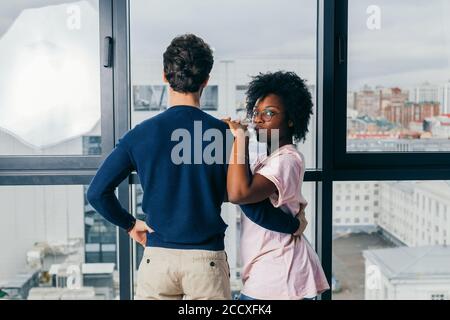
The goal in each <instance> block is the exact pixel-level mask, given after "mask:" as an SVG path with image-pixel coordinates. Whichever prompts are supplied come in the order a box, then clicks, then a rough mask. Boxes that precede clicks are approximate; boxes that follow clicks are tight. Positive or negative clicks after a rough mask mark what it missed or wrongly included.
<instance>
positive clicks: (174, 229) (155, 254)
mask: <svg viewBox="0 0 450 320" xmlns="http://www.w3.org/2000/svg"><path fill="white" fill-rule="evenodd" d="M163 62H164V74H163V79H164V81H165V82H166V83H168V84H169V105H170V106H171V107H170V108H169V109H167V110H166V111H164V112H162V113H161V114H159V115H157V116H155V117H153V118H151V119H147V120H145V121H143V122H142V123H140V124H138V125H137V126H136V127H135V128H134V129H132V130H130V131H129V132H127V133H126V134H125V135H124V136H123V137H122V138H121V139H120V140H119V142H118V143H117V145H116V147H115V149H114V150H113V151H112V153H111V154H110V155H109V156H108V157H107V158H106V159H105V161H104V162H103V163H102V165H101V167H100V168H99V170H98V172H97V174H96V176H95V177H94V179H93V180H92V182H91V184H90V187H89V190H88V194H87V197H88V200H89V202H90V203H91V204H92V206H93V207H94V208H95V209H96V210H97V211H98V212H99V213H100V214H101V215H102V216H103V217H104V218H106V219H107V220H108V221H110V222H112V223H114V224H115V225H117V226H119V227H121V228H122V229H124V230H126V231H127V232H128V234H129V235H130V236H131V237H132V238H133V239H134V240H135V241H137V242H139V243H140V244H141V245H142V246H144V247H145V251H144V256H143V259H142V261H141V263H140V266H139V270H138V275H137V292H136V298H137V299H230V298H231V293H230V279H229V277H230V274H229V272H230V270H229V266H228V262H227V256H226V253H225V251H224V236H225V230H226V227H227V225H226V224H225V223H224V221H223V220H222V218H221V216H220V212H221V205H222V203H223V202H224V199H226V177H227V159H228V152H227V150H226V148H225V145H224V146H223V150H216V153H218V154H222V157H223V159H222V161H215V162H212V163H211V162H208V163H207V162H206V161H203V160H204V159H202V155H203V154H204V153H205V152H206V151H207V147H208V146H209V145H208V144H206V142H205V141H203V139H202V137H204V136H205V135H206V134H207V133H208V132H212V131H211V130H213V131H214V130H215V131H214V132H218V133H219V135H220V136H221V137H222V138H221V139H222V141H225V137H226V135H227V125H226V124H225V123H223V122H222V121H220V120H218V119H216V118H214V117H212V116H210V115H208V114H207V113H205V112H204V111H202V110H201V108H200V97H201V94H202V91H203V89H204V88H205V87H206V86H207V84H208V80H209V74H210V72H211V69H212V67H213V63H214V59H213V52H212V50H211V48H210V47H209V45H208V44H206V43H205V42H204V41H203V40H202V39H201V38H199V37H197V36H195V35H192V34H186V35H182V36H179V37H176V38H175V39H173V40H172V42H171V43H170V45H169V46H168V47H167V50H166V51H165V52H164V56H163ZM189 137H194V140H193V141H192V144H189V143H188V141H185V138H186V139H188V138H189ZM181 138H183V139H182V140H181ZM217 139H219V140H220V137H218V138H217ZM180 140H181V141H180ZM186 142H187V146H188V147H187V148H182V149H181V150H179V149H178V147H179V145H180V144H182V145H184V144H185V143H186ZM199 155H200V158H201V159H200V161H198V160H199V159H197V156H199ZM192 158H194V159H193V160H192ZM180 159H181V161H180ZM134 170H136V172H137V173H138V175H139V178H140V181H141V184H142V188H143V191H144V194H143V200H142V210H143V211H144V212H145V214H146V221H145V222H144V221H139V220H136V219H135V218H134V217H133V216H132V215H131V214H130V213H129V212H128V211H127V210H126V209H125V208H123V207H122V206H121V205H120V203H119V202H118V200H117V198H116V196H115V194H114V190H115V189H116V187H117V186H118V185H119V184H120V183H121V182H122V181H123V180H124V179H125V178H127V177H128V175H129V174H130V173H131V172H132V171H134ZM242 209H243V211H244V213H245V214H246V215H247V216H248V217H249V219H251V220H252V221H254V222H255V223H257V224H258V225H261V226H262V227H264V228H268V229H271V230H274V231H278V232H283V233H288V234H300V233H301V232H302V231H303V227H304V226H303V225H300V223H299V221H298V219H296V218H294V217H292V216H288V215H282V211H281V210H279V209H275V208H274V207H273V206H272V205H271V204H270V202H268V201H263V202H260V203H257V204H252V205H246V206H242Z"/></svg>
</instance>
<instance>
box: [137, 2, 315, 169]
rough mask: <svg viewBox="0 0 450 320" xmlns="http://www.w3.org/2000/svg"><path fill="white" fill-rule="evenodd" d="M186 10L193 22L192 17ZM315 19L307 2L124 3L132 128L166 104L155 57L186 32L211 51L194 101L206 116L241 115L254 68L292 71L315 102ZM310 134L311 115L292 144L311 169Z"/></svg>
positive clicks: (312, 143)
mask: <svg viewBox="0 0 450 320" xmlns="http://www.w3.org/2000/svg"><path fill="white" fill-rule="evenodd" d="M173 8H177V10H176V11H173ZM192 12H195V15H196V16H197V17H201V19H194V20H192V14H191V13H192ZM230 16H232V17H233V23H232V24H230ZM316 16H317V1H315V0H301V1H288V0H283V1H281V2H280V1H274V0H264V1H246V2H245V4H243V3H242V1H237V0H233V1H215V2H205V1H202V0H194V1H189V2H186V1H181V0H170V1H145V0H133V1H131V2H130V29H131V30H130V39H131V84H132V85H131V90H132V95H131V96H132V98H133V101H132V106H133V108H132V114H131V120H132V127H134V126H135V125H136V124H138V123H140V122H142V121H144V120H145V119H148V118H150V117H153V116H155V115H156V114H158V113H160V112H163V111H164V110H165V109H166V108H167V89H166V88H165V87H164V84H163V81H162V74H163V65H162V55H163V52H164V51H165V49H166V48H167V46H168V45H169V44H170V41H171V40H172V39H173V38H174V37H175V36H177V35H180V34H183V33H187V32H190V33H195V34H197V35H199V36H200V37H202V38H203V39H204V40H205V41H206V42H207V43H209V44H210V46H211V47H212V48H213V50H214V59H215V61H214V67H213V70H212V73H211V78H210V81H209V86H208V87H207V88H206V90H205V91H204V93H203V95H202V100H201V107H202V109H203V110H204V111H206V112H208V113H210V114H211V115H213V116H215V117H217V118H224V117H228V116H229V117H232V118H234V119H236V118H240V117H242V116H243V113H242V109H243V104H244V101H245V91H246V89H247V84H248V82H249V81H250V76H255V75H257V74H258V73H260V72H268V71H279V70H286V71H295V72H296V73H297V74H299V75H300V76H301V77H302V78H305V79H307V81H308V86H309V88H310V91H311V93H312V95H313V101H314V102H315V96H316V20H317V19H316ZM315 134H316V123H315V121H314V117H313V118H312V120H311V123H310V127H309V134H308V135H307V139H306V142H305V143H304V144H301V145H299V146H298V148H299V149H300V150H301V151H302V152H303V154H304V155H305V161H306V166H307V167H308V168H315Z"/></svg>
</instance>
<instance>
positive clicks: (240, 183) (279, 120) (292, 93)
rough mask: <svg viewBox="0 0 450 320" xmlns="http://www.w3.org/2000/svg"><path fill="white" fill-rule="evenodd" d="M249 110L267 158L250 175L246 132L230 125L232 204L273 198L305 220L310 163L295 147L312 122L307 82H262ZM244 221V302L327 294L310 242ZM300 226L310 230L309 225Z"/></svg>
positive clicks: (273, 77) (280, 77)
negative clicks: (305, 182)
mask: <svg viewBox="0 0 450 320" xmlns="http://www.w3.org/2000/svg"><path fill="white" fill-rule="evenodd" d="M246 106H247V113H248V115H249V117H251V118H252V122H253V125H254V128H255V132H256V137H257V139H258V141H259V142H262V143H265V144H267V153H266V154H264V155H262V156H259V157H258V158H257V160H256V162H255V163H253V164H252V165H251V168H250V170H249V164H248V135H247V131H246V129H247V128H246V126H245V125H243V124H241V123H240V122H239V121H231V120H230V119H226V120H225V121H226V122H227V123H228V125H229V127H230V129H231V132H232V133H233V135H234V137H235V140H234V144H233V148H232V156H231V159H230V164H229V167H228V177H227V191H228V199H229V201H230V202H232V203H235V204H240V205H245V204H250V203H256V202H259V201H263V200H265V199H267V198H269V199H270V201H271V203H272V205H274V206H275V207H279V208H281V209H282V210H283V211H284V212H285V213H286V214H292V215H296V214H297V212H299V211H300V210H301V209H303V210H301V215H304V208H305V207H306V205H307V201H306V199H305V198H304V197H303V196H302V193H301V188H302V182H303V176H304V172H305V162H304V157H303V155H302V154H301V153H300V152H299V151H298V150H297V148H296V146H295V145H294V143H295V142H300V141H304V140H305V137H306V134H307V133H308V124H309V121H310V118H311V115H312V114H313V111H312V109H313V102H312V98H311V94H310V93H309V91H308V88H307V86H306V83H305V81H304V80H303V79H301V78H300V77H299V76H298V75H296V74H295V73H294V72H282V71H279V72H275V73H265V74H259V75H258V76H256V77H254V78H253V80H252V81H251V82H250V85H249V88H248V91H247V102H246ZM241 150H245V153H244V152H241ZM238 159H241V160H242V161H238ZM250 171H251V172H250ZM242 219H243V220H242V229H241V255H242V263H243V268H242V273H241V274H242V281H243V290H242V291H241V296H240V299H241V300H280V299H282V300H302V299H315V297H317V295H319V294H320V293H322V292H324V291H326V290H328V289H329V288H330V287H329V284H328V282H327V279H326V277H325V274H324V272H323V269H322V266H321V264H320V261H319V258H318V256H317V254H316V252H315V251H314V249H313V248H312V246H311V244H310V243H309V242H308V240H307V239H306V237H304V236H303V235H301V236H299V237H298V236H296V235H290V234H282V233H277V232H273V231H269V230H267V229H264V228H262V227H260V226H258V225H257V224H255V223H253V222H252V221H250V220H249V219H248V218H246V217H245V216H243V217H242ZM300 221H301V223H303V224H304V227H306V219H304V217H303V218H301V219H300Z"/></svg>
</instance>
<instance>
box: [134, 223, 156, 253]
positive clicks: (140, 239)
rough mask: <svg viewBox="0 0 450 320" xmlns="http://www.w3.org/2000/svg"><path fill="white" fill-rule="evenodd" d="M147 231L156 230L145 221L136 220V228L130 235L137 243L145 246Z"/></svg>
mask: <svg viewBox="0 0 450 320" xmlns="http://www.w3.org/2000/svg"><path fill="white" fill-rule="evenodd" d="M147 232H149V233H152V232H155V231H154V230H153V229H152V228H150V227H149V226H148V225H147V224H146V223H145V221H142V220H136V224H135V225H134V228H133V229H131V230H130V232H128V235H129V236H130V237H131V238H132V239H133V240H134V241H136V242H137V243H139V244H141V246H143V247H145V246H146V244H147Z"/></svg>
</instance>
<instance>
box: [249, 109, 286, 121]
mask: <svg viewBox="0 0 450 320" xmlns="http://www.w3.org/2000/svg"><path fill="white" fill-rule="evenodd" d="M281 113H284V112H273V111H272V110H270V109H264V110H263V111H261V112H258V110H256V109H254V110H253V113H252V119H253V120H255V118H256V117H257V116H259V115H261V119H262V120H263V121H264V122H269V121H270V120H272V118H273V117H274V116H276V115H277V114H281Z"/></svg>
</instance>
